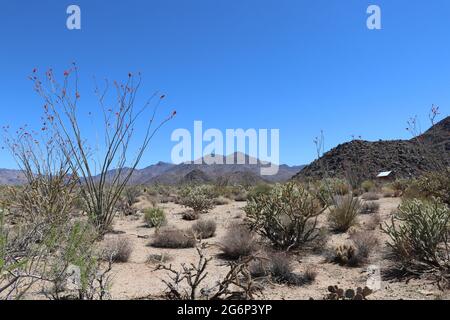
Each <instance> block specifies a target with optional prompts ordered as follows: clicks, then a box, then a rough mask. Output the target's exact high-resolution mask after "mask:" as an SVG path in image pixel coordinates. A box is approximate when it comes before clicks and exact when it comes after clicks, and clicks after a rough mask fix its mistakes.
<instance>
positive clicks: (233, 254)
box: [220, 223, 258, 260]
mask: <svg viewBox="0 0 450 320" xmlns="http://www.w3.org/2000/svg"><path fill="white" fill-rule="evenodd" d="M257 248H258V247H257V242H256V239H255V237H254V235H253V233H252V232H251V231H250V230H249V229H248V228H247V227H246V226H245V225H241V224H237V223H235V224H232V225H231V226H230V227H229V228H228V230H227V233H226V234H225V236H224V238H223V239H222V241H221V243H220V250H221V251H222V255H223V256H224V257H225V258H227V259H231V260H236V259H239V258H241V257H247V256H250V255H251V254H252V253H254V252H255V251H256V250H257Z"/></svg>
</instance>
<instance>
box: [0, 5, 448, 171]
mask: <svg viewBox="0 0 450 320" xmlns="http://www.w3.org/2000/svg"><path fill="white" fill-rule="evenodd" d="M69 4H77V5H79V6H80V7H81V10H82V30H81V31H69V30H67V29H66V26H65V24H66V18H67V15H66V13H65V11H66V8H67V6H68V5H69ZM369 4H378V5H380V6H381V9H382V27H383V29H382V30H381V31H370V30H368V29H367V28H366V18H367V15H366V9H367V7H368V5H369ZM449 15H450V1H448V0H427V1H425V0H420V1H418V0H417V1H416V0H414V1H411V0H408V1H405V0H395V1H393V0H389V1H381V0H372V1H364V0H339V1H338V0H271V1H266V0H239V1H238V0H214V1H212V0H146V1H144V0H142V1H137V0H127V1H97V0H74V1H70V2H69V1H62V0H58V1H50V0H46V1H23V0H15V1H2V3H1V10H0V40H1V44H0V46H1V50H0V61H1V62H0V66H1V71H0V108H1V113H0V124H1V125H4V124H11V125H12V126H15V127H18V126H20V125H22V124H24V123H28V124H30V125H38V121H39V116H40V113H41V108H40V106H41V102H40V99H39V98H38V97H37V96H36V95H35V93H34V92H33V90H32V84H31V83H30V82H29V80H27V75H29V73H30V71H31V70H32V69H33V68H34V67H37V68H40V70H43V69H46V68H47V67H53V69H54V70H56V72H61V73H62V71H63V70H64V69H65V68H67V67H68V66H70V63H71V62H72V61H74V60H75V61H77V64H78V66H79V68H80V74H81V81H82V86H81V90H80V91H81V94H82V101H81V102H82V108H84V109H82V110H83V111H86V110H89V108H94V107H95V106H96V105H95V104H93V99H91V97H92V96H93V94H92V87H93V82H92V76H93V75H96V76H97V77H99V78H103V77H108V78H109V79H126V76H127V74H128V72H129V71H132V72H136V71H141V72H142V73H143V76H144V88H145V90H146V92H148V93H149V94H150V93H151V92H153V91H154V90H162V91H163V92H165V93H166V94H167V97H168V98H167V101H166V102H165V105H166V107H167V109H166V111H167V112H168V111H169V110H172V109H176V110H177V111H178V116H177V118H176V119H174V120H173V121H172V122H170V123H169V124H168V125H167V126H166V127H165V128H164V129H163V130H162V131H160V133H159V134H158V136H157V139H155V140H154V141H153V144H152V146H151V149H150V150H149V152H147V153H146V155H145V158H144V160H143V162H142V165H141V167H142V166H146V165H148V164H151V163H154V162H156V161H159V160H163V161H169V160H170V151H171V148H172V147H173V145H174V144H175V143H173V142H171V141H170V134H171V132H172V130H174V129H175V128H188V129H192V126H193V121H194V120H203V122H204V126H205V127H208V128H219V129H225V128H279V129H280V139H281V146H280V147H281V150H280V156H281V162H283V163H288V164H303V163H308V162H310V161H311V160H312V159H313V158H314V156H315V151H314V145H313V143H312V140H313V138H314V136H316V135H317V134H318V133H319V132H320V130H321V129H323V130H324V133H325V138H326V148H331V147H333V146H335V145H336V144H338V143H341V142H344V141H346V140H349V139H350V138H351V135H352V134H354V135H361V136H362V137H363V138H364V139H367V140H377V139H396V138H408V137H409V134H408V133H407V132H406V131H405V127H406V121H407V119H408V118H409V117H410V116H413V115H416V114H417V115H419V116H420V119H421V121H422V124H423V127H426V126H427V113H428V109H429V107H430V106H431V104H433V103H434V104H437V105H439V106H440V108H441V112H442V113H443V115H448V114H449V105H450V41H449V40H450V19H449ZM84 125H85V126H86V127H87V128H89V129H92V135H93V127H92V126H91V125H90V124H89V123H87V122H86V123H84ZM0 167H8V168H12V167H14V162H13V161H12V159H11V158H10V157H9V156H8V155H7V154H5V153H2V154H1V156H0Z"/></svg>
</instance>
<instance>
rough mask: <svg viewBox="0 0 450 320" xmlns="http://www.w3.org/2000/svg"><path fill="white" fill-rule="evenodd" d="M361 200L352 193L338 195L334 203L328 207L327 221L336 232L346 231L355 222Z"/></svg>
mask: <svg viewBox="0 0 450 320" xmlns="http://www.w3.org/2000/svg"><path fill="white" fill-rule="evenodd" d="M360 208H361V202H360V201H359V199H358V198H353V196H352V195H347V196H343V197H338V198H337V201H336V205H335V206H333V207H332V208H331V209H330V212H329V214H328V222H329V223H330V226H331V228H332V229H333V230H334V231H337V232H346V231H347V230H348V229H349V228H350V227H352V226H353V225H355V224H356V222H357V217H358V214H359V210H360Z"/></svg>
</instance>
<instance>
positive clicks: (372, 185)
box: [361, 180, 375, 192]
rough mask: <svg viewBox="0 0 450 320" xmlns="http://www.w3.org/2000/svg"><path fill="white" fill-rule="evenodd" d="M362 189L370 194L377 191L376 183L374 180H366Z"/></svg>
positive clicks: (362, 184)
mask: <svg viewBox="0 0 450 320" xmlns="http://www.w3.org/2000/svg"><path fill="white" fill-rule="evenodd" d="M361 188H362V189H363V190H364V192H369V191H372V190H373V189H375V183H374V182H373V181H372V180H366V181H364V182H363V183H361Z"/></svg>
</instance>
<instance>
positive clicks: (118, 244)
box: [101, 237, 133, 263]
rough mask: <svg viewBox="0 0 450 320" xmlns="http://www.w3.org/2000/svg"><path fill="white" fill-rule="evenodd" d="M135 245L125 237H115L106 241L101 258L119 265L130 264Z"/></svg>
mask: <svg viewBox="0 0 450 320" xmlns="http://www.w3.org/2000/svg"><path fill="white" fill-rule="evenodd" d="M132 252H133V245H132V243H131V241H130V240H129V239H127V238H125V237H115V238H112V239H109V240H107V241H106V243H105V244H104V246H103V249H102V251H101V257H102V259H103V260H105V261H112V262H118V263H124V262H128V260H129V259H130V256H131V253H132Z"/></svg>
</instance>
